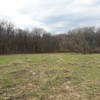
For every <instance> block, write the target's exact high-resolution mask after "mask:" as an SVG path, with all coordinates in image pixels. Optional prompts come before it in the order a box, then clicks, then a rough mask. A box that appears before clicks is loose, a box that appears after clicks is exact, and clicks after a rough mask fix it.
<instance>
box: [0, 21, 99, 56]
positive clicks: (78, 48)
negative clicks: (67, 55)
mask: <svg viewBox="0 0 100 100" xmlns="http://www.w3.org/2000/svg"><path fill="white" fill-rule="evenodd" d="M53 52H76V53H84V54H85V53H99V52H100V28H95V27H85V28H78V29H74V30H70V31H69V32H66V33H64V34H57V35H55V34H53V35H52V34H50V33H48V32H46V31H45V30H44V29H41V28H34V29H33V30H32V31H28V30H26V29H20V28H15V27H14V25H13V24H12V23H9V22H4V21H1V22H0V54H20V53H53Z"/></svg>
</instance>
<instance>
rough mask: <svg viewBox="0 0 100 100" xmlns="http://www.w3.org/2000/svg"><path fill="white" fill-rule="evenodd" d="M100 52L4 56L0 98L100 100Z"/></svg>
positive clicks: (0, 59)
mask: <svg viewBox="0 0 100 100" xmlns="http://www.w3.org/2000/svg"><path fill="white" fill-rule="evenodd" d="M99 77H100V54H93V55H81V54H34V55H12V56H0V100H100V78H99Z"/></svg>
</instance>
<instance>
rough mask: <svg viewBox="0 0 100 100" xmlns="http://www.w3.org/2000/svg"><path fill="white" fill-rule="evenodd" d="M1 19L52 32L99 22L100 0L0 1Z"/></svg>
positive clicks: (95, 24) (23, 26) (21, 25)
mask: <svg viewBox="0 0 100 100" xmlns="http://www.w3.org/2000/svg"><path fill="white" fill-rule="evenodd" d="M0 19H5V20H9V21H12V22H14V23H15V24H16V26H17V27H21V28H30V29H31V28H33V27H41V28H44V29H45V30H47V31H49V32H65V31H67V30H69V29H72V28H77V27H84V26H99V25H100V0H0Z"/></svg>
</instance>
